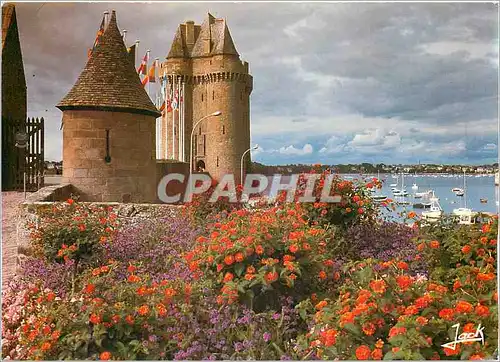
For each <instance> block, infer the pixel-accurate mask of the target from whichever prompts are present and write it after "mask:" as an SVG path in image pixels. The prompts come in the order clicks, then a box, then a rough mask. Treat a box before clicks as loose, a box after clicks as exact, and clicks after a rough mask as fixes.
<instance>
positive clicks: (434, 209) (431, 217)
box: [422, 191, 443, 222]
mask: <svg viewBox="0 0 500 362" xmlns="http://www.w3.org/2000/svg"><path fill="white" fill-rule="evenodd" d="M429 201H430V202H431V207H430V208H429V211H422V219H424V220H427V221H429V222H434V221H437V220H439V219H440V218H441V216H443V209H442V208H441V205H439V198H437V197H436V196H435V195H434V191H432V197H431V198H430V199H429Z"/></svg>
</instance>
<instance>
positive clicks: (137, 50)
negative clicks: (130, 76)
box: [134, 39, 140, 69]
mask: <svg viewBox="0 0 500 362" xmlns="http://www.w3.org/2000/svg"><path fill="white" fill-rule="evenodd" d="M139 43H140V41H139V39H137V40H136V41H135V54H134V69H136V68H135V67H136V66H137V54H139Z"/></svg>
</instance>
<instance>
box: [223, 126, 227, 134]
mask: <svg viewBox="0 0 500 362" xmlns="http://www.w3.org/2000/svg"><path fill="white" fill-rule="evenodd" d="M222 134H226V126H224V125H222Z"/></svg>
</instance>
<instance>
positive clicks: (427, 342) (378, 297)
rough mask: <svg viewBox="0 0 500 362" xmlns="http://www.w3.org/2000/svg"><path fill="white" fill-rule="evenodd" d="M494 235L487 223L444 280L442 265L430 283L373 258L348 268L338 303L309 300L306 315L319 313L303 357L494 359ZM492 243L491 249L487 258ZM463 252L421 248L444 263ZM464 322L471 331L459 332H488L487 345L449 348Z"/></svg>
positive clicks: (433, 245)
mask: <svg viewBox="0 0 500 362" xmlns="http://www.w3.org/2000/svg"><path fill="white" fill-rule="evenodd" d="M493 229H494V228H493V227H491V226H490V225H483V227H482V231H481V235H482V236H480V237H479V239H478V238H476V237H477V236H478V235H477V234H476V233H475V232H474V231H473V232H472V233H471V234H470V235H468V243H467V244H466V245H464V246H462V248H461V255H460V253H455V254H454V255H455V256H454V257H455V258H456V261H458V264H457V265H455V266H454V270H453V271H452V272H450V273H446V274H442V273H441V272H440V271H439V269H440V266H439V263H438V264H437V265H438V266H437V267H436V269H431V270H430V273H429V275H430V279H429V280H427V278H425V277H422V276H412V275H410V274H409V273H408V270H409V268H410V266H409V265H408V264H407V263H406V262H404V261H389V262H379V261H376V260H373V259H369V260H367V261H364V262H356V263H352V264H348V265H346V267H345V273H346V274H347V277H348V279H346V282H345V283H344V285H343V286H342V287H341V288H340V292H341V295H340V296H339V297H338V298H336V299H325V300H323V301H320V302H319V303H317V301H316V302H315V305H314V304H313V302H312V301H311V300H308V301H306V302H303V303H302V305H301V309H302V314H303V316H305V317H306V318H307V315H308V313H311V316H310V322H311V324H312V328H311V331H310V332H309V334H308V335H306V336H304V338H303V339H301V342H300V344H299V345H300V349H301V353H302V355H303V356H306V355H309V354H316V355H318V356H321V357H323V358H328V359H334V358H339V359H382V358H384V359H449V358H453V359H454V358H460V359H469V358H470V359H486V358H491V357H492V356H493V355H494V352H495V350H496V348H497V334H498V321H497V308H498V307H497V299H498V296H497V293H496V275H495V256H496V248H495V247H494V245H496V235H495V232H496V231H494V230H493ZM495 230H496V229H495ZM483 237H484V238H486V239H482V238H483ZM486 240H487V241H486ZM486 245H488V250H487V251H486V250H484V252H479V251H480V250H481V249H485V248H486ZM466 246H470V248H469V247H466ZM443 248H447V249H448V251H446V250H445V251H443V250H442V249H443ZM457 248H459V246H458V245H454V246H452V244H450V245H443V244H442V243H440V242H439V241H437V240H430V241H427V242H425V243H421V244H419V246H418V250H419V251H421V252H423V253H424V255H428V254H427V253H431V254H432V255H434V257H435V258H437V260H440V258H439V256H438V255H441V253H453V250H455V251H456V250H457ZM432 255H431V256H430V258H431V259H432V258H433V256H432ZM471 262H472V263H471ZM450 270H451V268H450ZM435 271H438V272H435ZM443 275H444V276H445V278H444V279H443V278H442V277H443ZM452 276H453V277H452ZM313 313H314V314H313ZM456 323H460V328H463V330H460V331H459V334H460V333H462V331H465V332H469V333H470V332H475V331H476V329H477V328H479V325H481V326H482V327H484V336H485V344H484V345H482V344H480V343H464V344H460V345H458V347H457V348H456V349H452V348H448V347H443V346H442V345H443V344H445V343H448V342H450V341H453V340H454V339H455V333H456V329H455V324H456Z"/></svg>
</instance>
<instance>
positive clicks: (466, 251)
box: [462, 245, 471, 254]
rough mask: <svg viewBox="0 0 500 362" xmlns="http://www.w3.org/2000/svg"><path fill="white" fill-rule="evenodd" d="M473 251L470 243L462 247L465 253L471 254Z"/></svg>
mask: <svg viewBox="0 0 500 362" xmlns="http://www.w3.org/2000/svg"><path fill="white" fill-rule="evenodd" d="M470 251H471V247H470V245H465V246H464V247H463V248H462V253H464V254H469V253H470Z"/></svg>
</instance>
